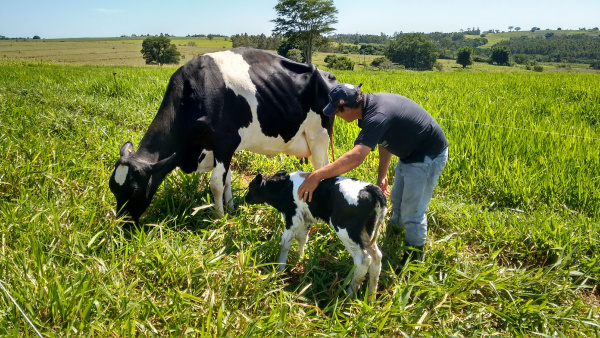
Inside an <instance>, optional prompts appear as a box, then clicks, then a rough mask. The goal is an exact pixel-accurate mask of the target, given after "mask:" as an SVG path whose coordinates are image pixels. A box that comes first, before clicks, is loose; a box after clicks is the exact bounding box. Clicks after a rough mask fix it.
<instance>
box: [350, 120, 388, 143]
mask: <svg viewBox="0 0 600 338" xmlns="http://www.w3.org/2000/svg"><path fill="white" fill-rule="evenodd" d="M385 121H386V116H385V115H384V114H381V113H380V114H373V116H372V117H370V118H367V119H364V120H363V121H362V123H361V127H362V129H361V131H360V133H358V137H357V138H356V141H354V145H355V146H356V145H358V144H361V145H364V146H367V147H369V148H371V149H375V147H376V146H377V144H378V143H379V142H380V141H381V138H382V137H383V134H385V132H386V131H387V128H388V124H386V123H385Z"/></svg>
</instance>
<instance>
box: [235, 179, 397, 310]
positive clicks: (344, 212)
mask: <svg viewBox="0 0 600 338" xmlns="http://www.w3.org/2000/svg"><path fill="white" fill-rule="evenodd" d="M300 174H301V172H294V173H292V174H290V175H288V174H287V172H286V171H285V170H282V171H279V172H277V173H276V174H275V175H273V176H272V177H268V176H265V175H262V174H259V175H257V176H256V177H254V179H253V180H252V182H250V185H249V187H248V193H247V194H246V197H245V199H246V202H247V203H249V204H260V203H265V204H269V205H271V206H273V207H274V208H275V209H277V210H278V211H280V212H281V213H283V217H284V220H285V231H284V233H283V236H282V237H281V253H280V255H279V261H278V262H279V269H278V270H279V271H282V270H283V269H284V268H285V263H286V261H287V255H288V252H289V250H290V245H291V244H292V240H293V239H294V238H296V240H297V241H298V251H299V254H300V257H302V256H303V255H304V245H305V244H306V241H307V239H308V230H309V228H310V226H311V225H312V224H313V223H315V222H317V221H318V220H322V221H324V222H327V223H329V225H331V227H333V229H334V230H335V232H336V234H337V236H338V237H339V239H340V240H341V241H342V243H344V246H345V247H346V249H347V250H348V251H349V252H350V254H351V255H352V258H353V259H354V264H355V265H356V269H355V270H354V276H353V278H352V282H351V283H350V286H349V287H348V293H349V294H351V295H355V294H356V292H357V290H358V287H359V286H360V284H361V283H362V281H363V280H364V278H365V275H366V274H367V272H368V273H369V298H371V297H372V296H373V294H374V292H375V291H376V290H377V282H378V281H379V273H380V272H381V251H380V250H379V248H378V247H377V234H378V232H379V228H380V226H381V223H382V222H383V219H384V217H385V214H386V212H387V204H386V203H387V202H386V198H385V195H384V194H383V192H382V191H381V189H380V188H379V187H378V186H376V185H374V184H371V183H367V182H363V181H359V180H356V179H352V178H347V177H342V176H338V177H334V178H329V179H326V180H323V181H321V183H320V184H319V186H318V187H317V189H316V190H315V191H314V192H313V198H312V201H311V202H308V203H307V202H304V201H302V200H300V199H299V198H298V187H299V186H300V184H302V182H303V181H304V178H303V177H301V176H300Z"/></svg>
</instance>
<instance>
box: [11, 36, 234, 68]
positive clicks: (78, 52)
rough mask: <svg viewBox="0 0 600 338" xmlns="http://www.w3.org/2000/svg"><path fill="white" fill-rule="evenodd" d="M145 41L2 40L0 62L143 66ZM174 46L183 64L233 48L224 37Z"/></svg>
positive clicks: (184, 40) (176, 40)
mask: <svg viewBox="0 0 600 338" xmlns="http://www.w3.org/2000/svg"><path fill="white" fill-rule="evenodd" d="M143 40H144V38H143V37H139V38H81V39H49V40H18V41H17V40H0V58H10V59H21V60H25V61H37V62H54V63H64V64H76V65H83V64H88V65H89V64H93V65H127V66H143V65H145V60H144V58H143V57H142V53H141V52H140V51H141V49H142V42H143ZM188 42H194V43H195V44H196V46H188ZM171 43H172V44H175V45H176V46H177V50H178V51H179V52H180V53H181V54H182V60H181V63H182V64H183V63H185V62H186V61H189V60H191V59H193V58H194V57H196V56H198V55H202V54H205V53H211V52H216V51H222V50H226V49H230V48H231V40H225V39H224V38H221V37H215V38H213V39H208V38H201V37H198V38H179V37H172V38H171Z"/></svg>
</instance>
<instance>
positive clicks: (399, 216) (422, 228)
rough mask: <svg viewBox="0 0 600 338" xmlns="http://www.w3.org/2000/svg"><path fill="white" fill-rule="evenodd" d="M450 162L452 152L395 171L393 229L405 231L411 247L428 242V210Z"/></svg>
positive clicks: (401, 165)
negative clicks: (449, 156)
mask: <svg viewBox="0 0 600 338" xmlns="http://www.w3.org/2000/svg"><path fill="white" fill-rule="evenodd" d="M447 161H448V149H447V148H446V150H444V151H442V153H441V154H439V155H438V156H437V157H435V158H430V157H428V156H425V161H424V162H418V163H402V161H398V164H397V165H396V168H395V176H394V185H393V187H392V192H391V195H390V199H391V201H392V218H391V219H390V222H389V223H391V225H392V226H394V225H396V226H400V227H402V228H403V229H404V231H405V235H404V236H405V237H404V240H405V242H406V243H407V244H410V245H414V246H423V245H425V241H426V240H427V216H426V215H425V211H426V210H427V206H428V205H429V202H430V201H431V196H432V195H433V189H434V188H435V185H436V184H437V181H438V178H439V177H440V174H441V173H442V171H443V170H444V167H445V166H446V162H447Z"/></svg>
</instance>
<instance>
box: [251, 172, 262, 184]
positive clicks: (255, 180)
mask: <svg viewBox="0 0 600 338" xmlns="http://www.w3.org/2000/svg"><path fill="white" fill-rule="evenodd" d="M262 181H263V174H257V175H256V176H254V178H253V179H252V182H251V183H256V184H261V183H262Z"/></svg>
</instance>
